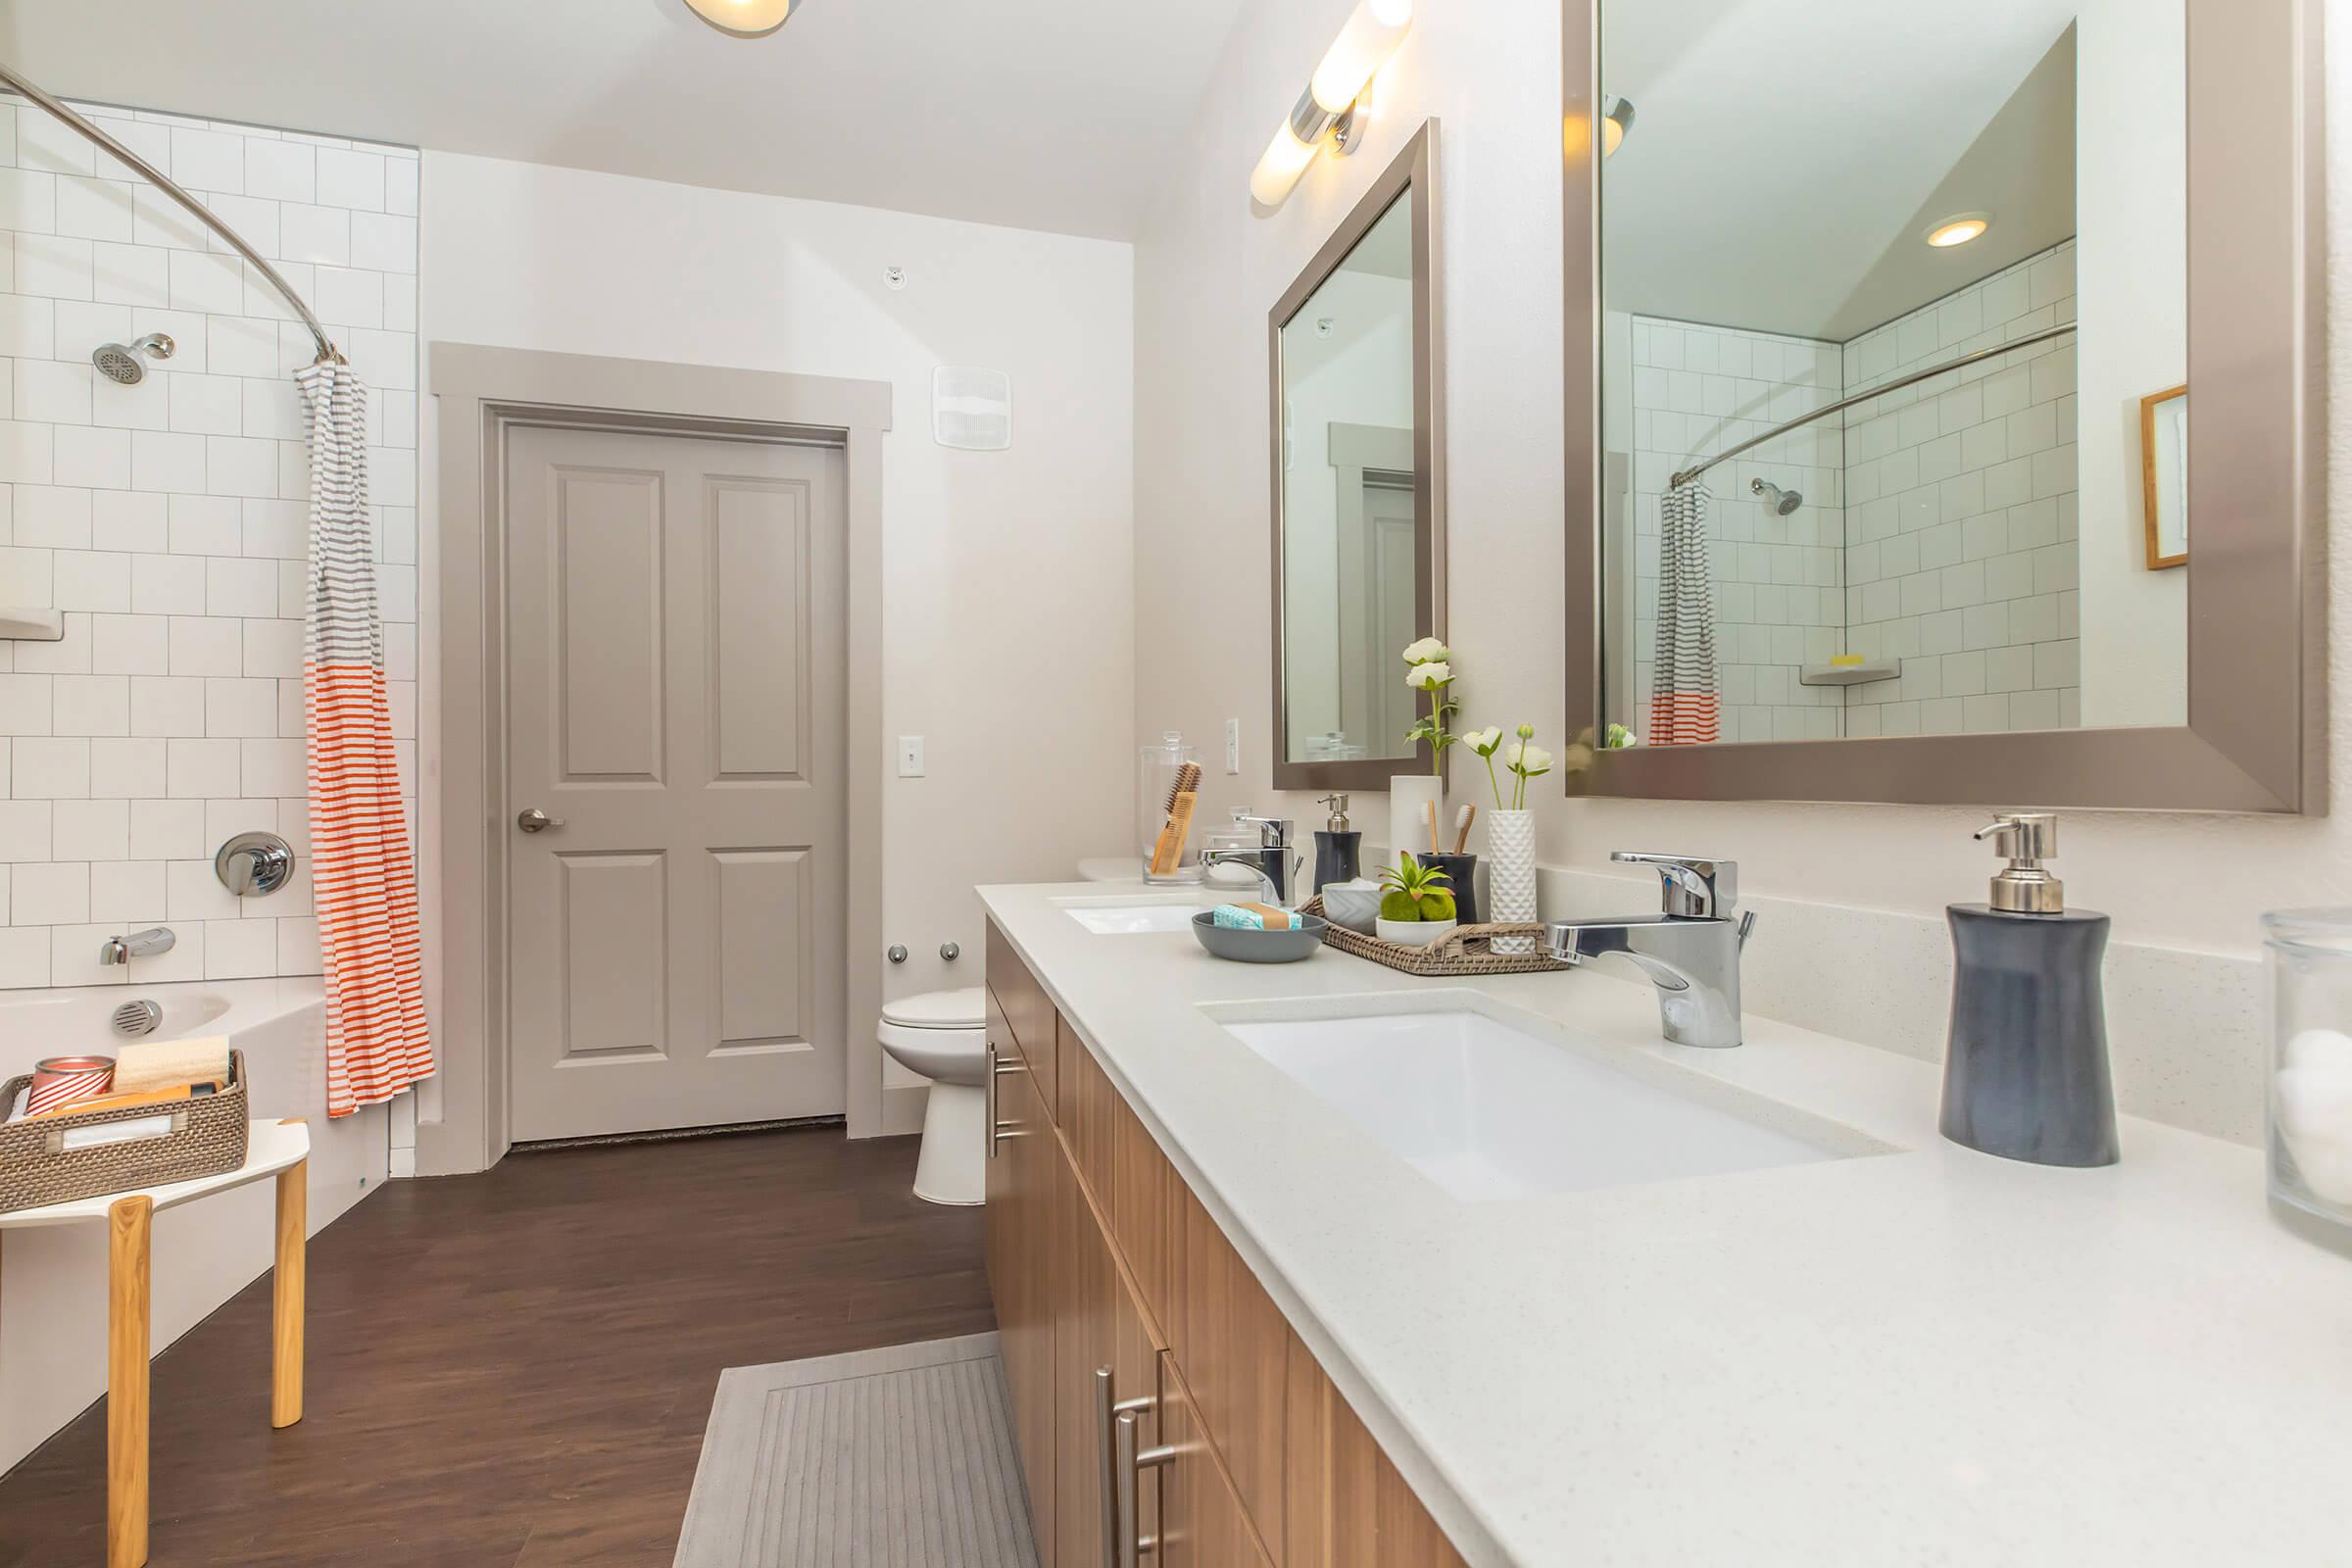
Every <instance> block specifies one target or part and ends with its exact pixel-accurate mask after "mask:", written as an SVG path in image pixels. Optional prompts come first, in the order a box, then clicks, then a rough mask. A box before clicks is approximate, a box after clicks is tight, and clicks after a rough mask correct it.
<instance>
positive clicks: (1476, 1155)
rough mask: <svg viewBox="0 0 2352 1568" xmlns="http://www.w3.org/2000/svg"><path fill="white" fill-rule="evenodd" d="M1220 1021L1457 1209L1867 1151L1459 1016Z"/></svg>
mask: <svg viewBox="0 0 2352 1568" xmlns="http://www.w3.org/2000/svg"><path fill="white" fill-rule="evenodd" d="M1219 1021H1220V1022H1222V1023H1223V1024H1224V1027H1225V1028H1226V1029H1227V1030H1228V1031H1229V1032H1230V1033H1232V1034H1233V1035H1235V1036H1236V1037H1238V1038H1239V1039H1240V1040H1241V1041H1242V1042H1243V1043H1244V1044H1245V1045H1247V1046H1249V1047H1250V1050H1252V1051H1254V1052H1256V1053H1257V1054H1259V1055H1261V1056H1263V1057H1265V1058H1266V1059H1267V1060H1268V1061H1270V1062H1272V1063H1273V1064H1274V1065H1275V1066H1277V1067H1279V1068H1281V1069H1282V1070H1283V1071H1284V1072H1285V1073H1287V1074H1289V1075H1290V1076H1291V1077H1292V1078H1294V1079H1296V1080H1297V1081H1298V1082H1299V1084H1300V1085H1302V1086H1303V1087H1304V1088H1305V1089H1306V1090H1307V1091H1308V1092H1309V1093H1311V1094H1313V1095H1314V1096H1315V1097H1316V1098H1317V1099H1319V1100H1321V1101H1323V1102H1324V1103H1326V1104H1328V1105H1330V1106H1331V1107H1332V1108H1333V1109H1335V1110H1338V1111H1339V1112H1340V1113H1341V1114H1343V1115H1345V1116H1347V1117H1348V1120H1350V1121H1352V1122H1354V1123H1355V1125H1356V1126H1357V1127H1359V1128H1361V1129H1362V1130H1363V1131H1364V1132H1366V1133H1368V1134H1370V1135H1371V1137H1372V1138H1373V1139H1374V1141H1376V1142H1377V1143H1379V1144H1380V1145H1381V1146H1382V1147H1383V1148H1385V1149H1387V1150H1388V1151H1389V1152H1391V1153H1393V1154H1395V1155H1397V1157H1398V1158H1399V1159H1402V1160H1403V1161H1404V1162H1405V1163H1406V1164H1408V1165H1411V1166H1412V1167H1413V1168H1414V1169H1415V1170H1418V1171H1419V1172H1421V1173H1422V1174H1423V1175H1424V1176H1427V1177H1428V1178H1429V1179H1430V1180H1431V1181H1433V1182H1435V1183H1437V1185H1438V1186H1439V1187H1441V1188H1443V1189H1444V1190H1445V1191H1446V1193H1447V1194H1449V1195H1450V1196H1451V1197H1453V1198H1455V1199H1456V1200H1458V1201H1462V1202H1465V1203H1480V1202H1494V1201H1502V1200H1506V1199H1514V1198H1530V1197H1535V1196H1537V1195H1540V1194H1544V1193H1565V1192H1578V1191H1584V1190H1587V1189H1591V1188H1598V1187H1622V1186H1629V1185H1632V1184H1635V1183H1640V1182H1655V1181H1669V1180H1674V1179H1677V1178H1681V1177H1689V1176H1718V1175H1723V1174H1726V1173H1729V1172H1733V1171H1744V1170H1758V1169H1762V1168H1765V1167H1767V1166H1773V1165H1796V1164H1805V1163H1809V1162H1811V1161H1814V1160H1825V1159H1837V1158H1840V1157H1843V1156H1844V1155H1845V1154H1848V1153H1867V1152H1873V1150H1872V1149H1871V1148H1869V1147H1866V1146H1867V1143H1868V1141H1867V1140H1862V1139H1861V1138H1860V1135H1853V1136H1852V1137H1851V1138H1848V1139H1844V1140H1836V1130H1835V1129H1828V1128H1826V1127H1825V1128H1824V1129H1823V1131H1824V1132H1825V1133H1827V1134H1828V1135H1829V1137H1828V1139H1825V1142H1826V1141H1831V1140H1835V1141H1838V1142H1844V1143H1846V1144H1847V1145H1848V1146H1849V1147H1847V1148H1845V1149H1843V1150H1839V1149H1834V1148H1829V1147H1824V1143H1823V1142H1815V1141H1813V1140H1811V1139H1808V1138H1805V1137H1799V1136H1796V1135H1795V1134H1793V1133H1789V1132H1784V1131H1781V1130H1779V1129H1777V1128H1773V1127H1767V1126H1763V1125H1760V1124H1759V1123H1758V1122H1756V1121H1753V1120H1750V1119H1748V1118H1747V1117H1746V1116H1743V1115H1740V1114H1739V1113H1737V1112H1735V1111H1732V1110H1729V1109H1725V1108H1723V1107H1721V1106H1719V1105H1714V1104H1708V1103H1702V1102H1701V1101H1699V1100H1696V1099H1693V1098H1691V1097H1690V1096H1688V1095H1685V1094H1682V1093H1679V1092H1677V1091H1676V1090H1675V1089H1672V1088H1667V1087H1664V1086H1663V1085H1660V1084H1657V1083H1653V1082H1649V1081H1646V1079H1645V1078H1644V1077H1642V1076H1638V1075H1637V1074H1636V1073H1635V1072H1633V1071H1627V1070H1624V1069H1621V1068H1619V1067H1617V1066H1615V1065H1613V1064H1611V1063H1610V1062H1608V1061H1605V1060H1602V1059H1599V1057H1598V1055H1597V1054H1587V1053H1586V1052H1585V1051H1582V1050H1578V1049H1575V1048H1572V1047H1569V1046H1566V1045H1563V1044H1561V1043H1559V1042H1557V1041H1555V1040H1547V1039H1544V1038H1542V1037H1541V1036H1539V1035H1536V1034H1533V1033H1530V1032H1528V1031H1526V1030H1523V1029H1520V1028H1518V1027H1515V1026H1514V1025H1512V1024H1510V1023H1507V1022H1505V1021H1503V1020H1501V1019H1499V1018H1496V1017H1492V1016H1488V1015H1486V1014H1485V1013H1482V1012H1480V1011H1475V1010H1472V1008H1471V1007H1469V1006H1467V1005H1464V1006H1459V1007H1450V1008H1446V1009H1443V1010H1424V1011H1397V1010H1391V1011H1386V1012H1367V1013H1365V1014H1363V1015H1360V1016H1357V1015H1350V1016H1339V1017H1318V1018H1309V1019H1297V1018H1292V1019H1284V1018H1256V1019H1246V1018H1235V1017H1232V1016H1230V1015H1228V1016H1224V1017H1221V1018H1220V1019H1219ZM1649 1070H1651V1071H1655V1070H1657V1068H1656V1065H1655V1064H1649ZM1665 1070H1667V1071H1670V1072H1679V1071H1681V1069H1674V1068H1668V1069H1665ZM1708 1087H1710V1088H1713V1087H1716V1086H1714V1085H1712V1084H1710V1085H1709V1086H1708ZM1729 1093H1733V1094H1738V1093H1740V1092H1738V1091H1729ZM1780 1108H1781V1109H1784V1110H1785V1109H1786V1107H1780ZM1788 1114H1789V1117H1790V1118H1792V1119H1796V1120H1799V1121H1800V1122H1801V1121H1806V1120H1810V1118H1807V1117H1804V1115H1803V1113H1801V1112H1793V1111H1790V1112H1789V1113H1788Z"/></svg>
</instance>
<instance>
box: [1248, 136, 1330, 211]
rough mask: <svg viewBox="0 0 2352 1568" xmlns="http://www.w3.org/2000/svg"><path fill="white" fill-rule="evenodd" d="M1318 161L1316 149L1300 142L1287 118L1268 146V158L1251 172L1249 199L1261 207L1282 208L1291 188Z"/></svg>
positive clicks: (1288, 198)
mask: <svg viewBox="0 0 2352 1568" xmlns="http://www.w3.org/2000/svg"><path fill="white" fill-rule="evenodd" d="M1314 161H1315V149H1314V147H1313V146H1312V145H1311V144H1310V143H1307V142H1302V141H1300V140H1299V137H1298V136H1297V134H1295V133H1294V132H1293V131H1292V129H1291V122H1290V120H1289V118H1288V117H1285V118H1284V120H1283V122H1282V124H1281V126H1280V128H1278V129H1277V130H1276V131H1275V132H1274V139H1273V141H1271V142H1270V143H1268V144H1267V146H1266V152H1265V156H1264V157H1262V158H1260V159H1259V160H1258V161H1257V167H1256V168H1255V169H1253V170H1251V171H1250V199H1251V200H1253V201H1255V202H1256V203H1257V204H1258V205H1259V206H1260V207H1280V206H1281V205H1282V204H1283V203H1284V202H1286V201H1288V200H1290V195H1291V189H1292V187H1293V186H1295V185H1297V184H1298V183H1299V175H1300V174H1303V173H1305V172H1306V166H1307V165H1309V164H1311V163H1313V162H1314Z"/></svg>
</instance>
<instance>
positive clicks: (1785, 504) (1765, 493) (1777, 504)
mask: <svg viewBox="0 0 2352 1568" xmlns="http://www.w3.org/2000/svg"><path fill="white" fill-rule="evenodd" d="M1747 489H1748V493H1749V494H1750V495H1754V496H1758V497H1761V498H1762V499H1763V502H1764V505H1766V506H1767V507H1770V508H1771V509H1772V515H1774V516H1776V517H1786V516H1787V515H1789V514H1790V513H1791V512H1794V511H1795V510H1796V509H1797V508H1799V507H1801V506H1803V505H1804V504H1805V496H1804V492H1803V491H1801V490H1784V489H1782V488H1781V487H1780V486H1779V485H1777V484H1774V483H1772V482H1771V481H1770V480H1767V479H1750V480H1749V481H1748V482H1747Z"/></svg>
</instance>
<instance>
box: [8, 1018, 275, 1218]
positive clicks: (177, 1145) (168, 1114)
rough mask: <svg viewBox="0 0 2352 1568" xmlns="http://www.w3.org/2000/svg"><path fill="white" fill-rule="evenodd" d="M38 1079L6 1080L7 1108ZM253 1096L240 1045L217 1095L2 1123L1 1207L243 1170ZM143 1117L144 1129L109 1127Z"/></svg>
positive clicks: (28, 1205)
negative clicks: (248, 1093)
mask: <svg viewBox="0 0 2352 1568" xmlns="http://www.w3.org/2000/svg"><path fill="white" fill-rule="evenodd" d="M30 1082H31V1079H30V1077H29V1076H26V1077H22V1078H11V1079H10V1080H8V1082H7V1083H5V1084H0V1113H5V1111H6V1109H7V1107H8V1106H10V1105H13V1104H15V1103H17V1095H18V1092H19V1091H21V1090H23V1089H24V1088H25V1086H26V1085H27V1084H29V1083H30ZM245 1101H246V1097H245V1053H243V1052H242V1051H232V1052H230V1053H229V1054H228V1087H227V1088H225V1089H223V1090H221V1093H219V1094H217V1095H205V1096H203V1097H201V1098H199V1099H194V1100H182V1101H173V1102H171V1103H165V1104H161V1105H126V1106H124V1107H123V1108H122V1109H120V1110H93V1111H88V1112H85V1113H84V1114H82V1115H79V1116H76V1115H73V1114H70V1113H68V1114H61V1115H55V1116H43V1117H41V1118H40V1119H38V1120H37V1121H18V1122H9V1123H7V1124H5V1125H0V1214H5V1213H9V1212H11V1211H13V1210H16V1209H20V1208H39V1207H41V1206H42V1205H44V1204H47V1203H71V1202H74V1201H77V1200H80V1199H84V1198H99V1197H102V1196H104V1195H105V1194H108V1193H127V1192H130V1191H132V1190H133V1189H136V1188H141V1187H161V1186H164V1185H165V1184H166V1183H169V1182H190V1181H195V1180H197V1179H198V1178H200V1177H205V1176H219V1175H222V1174H224V1173H225V1172H228V1171H232V1170H235V1169H236V1168H237V1167H238V1166H239V1165H242V1164H244V1163H245V1141H246V1138H247V1136H248V1135H249V1134H250V1133H251V1132H252V1130H253V1128H252V1123H251V1122H250V1121H249V1120H248V1119H247V1116H246V1109H247V1107H246V1103H245ZM136 1124H145V1125H141V1126H139V1133H140V1134H143V1135H144V1136H137V1135H132V1134H130V1133H129V1132H127V1131H125V1132H118V1133H113V1134H111V1135H110V1134H109V1132H108V1131H106V1129H111V1128H124V1129H127V1128H130V1127H132V1126H133V1125H136ZM149 1127H152V1128H153V1131H152V1132H150V1131H148V1128H149ZM110 1136H111V1138H112V1141H109V1139H110Z"/></svg>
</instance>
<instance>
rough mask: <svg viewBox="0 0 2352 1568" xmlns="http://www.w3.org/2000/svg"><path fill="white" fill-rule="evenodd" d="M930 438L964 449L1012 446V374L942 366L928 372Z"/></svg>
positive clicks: (970, 450) (966, 450)
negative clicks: (929, 381)
mask: <svg viewBox="0 0 2352 1568" xmlns="http://www.w3.org/2000/svg"><path fill="white" fill-rule="evenodd" d="M931 439H932V440H934V441H937V442H938V443H939V444H940V445H941V446H943V447H955V448H957V449H958V450H960V451H964V452H1002V451H1004V450H1005V448H1006V447H1009V446H1011V445H1012V377H1011V376H1009V375H1007V374H1006V373H1005V371H1003V370H982V369H974V368H970V367H966V366H955V365H943V366H941V367H939V368H937V369H935V370H933V371H932V372H931Z"/></svg>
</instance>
